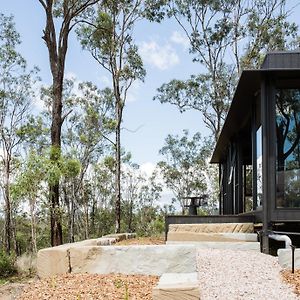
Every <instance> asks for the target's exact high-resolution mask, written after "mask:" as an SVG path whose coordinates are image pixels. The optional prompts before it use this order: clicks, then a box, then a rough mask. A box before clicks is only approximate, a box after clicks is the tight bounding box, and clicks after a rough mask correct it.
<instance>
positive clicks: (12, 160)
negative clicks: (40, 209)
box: [0, 14, 35, 252]
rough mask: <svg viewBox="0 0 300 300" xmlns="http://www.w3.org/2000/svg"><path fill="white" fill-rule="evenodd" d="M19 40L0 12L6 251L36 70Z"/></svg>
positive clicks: (10, 20) (0, 131)
mask: <svg viewBox="0 0 300 300" xmlns="http://www.w3.org/2000/svg"><path fill="white" fill-rule="evenodd" d="M20 43H21V41H20V36H19V34H18V33H17V32H16V29H15V24H14V22H13V18H12V17H6V16H4V15H3V14H0V146H1V153H0V157H1V171H2V176H1V180H0V181H1V188H2V189H3V198H4V202H5V209H4V211H5V234H4V241H5V242H4V244H5V248H6V251H7V252H10V251H11V248H12V247H11V246H12V245H11V241H12V235H13V234H14V233H15V230H14V229H13V228H12V215H11V213H12V202H11V195H10V183H11V178H12V175H13V173H14V171H15V168H16V165H17V157H18V156H19V155H20V145H21V143H22V141H23V140H24V136H23V134H22V133H21V132H20V129H21V128H22V126H23V125H24V123H25V122H26V118H27V117H28V115H29V108H30V102H31V99H32V97H33V91H32V86H33V84H34V80H33V77H34V73H35V70H34V71H29V72H28V71H27V68H26V61H25V59H24V58H23V57H22V56H21V54H20V53H18V52H17V47H18V46H19V45H20Z"/></svg>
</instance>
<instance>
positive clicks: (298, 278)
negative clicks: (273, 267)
mask: <svg viewBox="0 0 300 300" xmlns="http://www.w3.org/2000/svg"><path fill="white" fill-rule="evenodd" d="M281 275H282V277H283V280H284V281H285V282H286V283H288V284H290V285H291V286H292V287H293V288H294V292H295V293H296V294H297V295H298V296H300V270H295V273H292V272H291V271H290V270H284V271H282V272H281Z"/></svg>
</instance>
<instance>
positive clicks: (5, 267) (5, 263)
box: [0, 251, 17, 277]
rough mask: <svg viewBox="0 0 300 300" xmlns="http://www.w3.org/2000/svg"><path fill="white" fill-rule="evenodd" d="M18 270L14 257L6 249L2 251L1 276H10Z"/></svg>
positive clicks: (0, 260) (0, 259)
mask: <svg viewBox="0 0 300 300" xmlns="http://www.w3.org/2000/svg"><path fill="white" fill-rule="evenodd" d="M16 272H17V269H16V267H15V259H14V257H13V256H12V255H7V254H6V253H5V252H4V251H0V277H9V276H11V275H14V274H15V273H16Z"/></svg>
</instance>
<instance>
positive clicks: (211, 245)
mask: <svg viewBox="0 0 300 300" xmlns="http://www.w3.org/2000/svg"><path fill="white" fill-rule="evenodd" d="M166 244H167V245H194V246H195V247H196V248H198V249H232V250H253V251H260V243H259V242H247V243H245V242H197V241H167V242H166Z"/></svg>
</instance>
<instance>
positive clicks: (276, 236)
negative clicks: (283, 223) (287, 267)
mask: <svg viewBox="0 0 300 300" xmlns="http://www.w3.org/2000/svg"><path fill="white" fill-rule="evenodd" d="M269 238H270V239H273V240H276V241H281V242H285V248H286V249H289V248H291V250H292V273H294V272H295V249H296V247H295V246H294V245H293V244H292V240H291V239H290V238H289V237H288V236H287V235H284V234H274V233H272V234H269Z"/></svg>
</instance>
